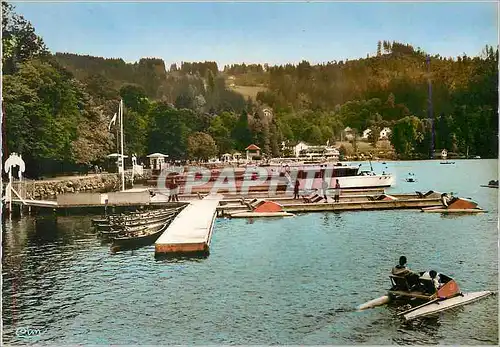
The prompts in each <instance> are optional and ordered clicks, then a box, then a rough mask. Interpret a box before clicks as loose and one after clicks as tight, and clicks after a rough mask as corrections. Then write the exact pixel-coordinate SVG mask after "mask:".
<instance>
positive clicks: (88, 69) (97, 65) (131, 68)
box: [55, 53, 167, 98]
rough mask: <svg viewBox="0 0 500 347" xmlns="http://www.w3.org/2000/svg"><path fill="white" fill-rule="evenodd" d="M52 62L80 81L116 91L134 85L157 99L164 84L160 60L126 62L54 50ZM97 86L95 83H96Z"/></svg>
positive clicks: (163, 72) (163, 66)
mask: <svg viewBox="0 0 500 347" xmlns="http://www.w3.org/2000/svg"><path fill="white" fill-rule="evenodd" d="M55 59H56V61H57V62H58V63H59V64H61V65H62V66H63V67H64V68H66V69H67V70H68V71H70V72H71V73H73V75H74V76H75V77H76V78H77V79H79V80H81V81H84V82H90V83H87V84H92V82H93V81H95V80H98V81H100V84H101V85H107V86H108V88H112V89H115V90H119V89H120V88H121V87H122V86H123V85H125V84H137V85H140V86H141V87H143V88H144V90H145V91H146V93H147V95H148V96H149V97H151V98H161V97H162V96H163V95H162V94H161V88H160V87H161V86H162V85H165V84H166V78H167V71H166V69H165V63H164V61H163V60H162V59H157V58H142V59H141V60H139V62H137V63H134V64H129V63H126V62H125V61H123V59H109V58H101V57H93V56H89V55H78V54H72V53H56V54H55ZM96 87H97V86H96Z"/></svg>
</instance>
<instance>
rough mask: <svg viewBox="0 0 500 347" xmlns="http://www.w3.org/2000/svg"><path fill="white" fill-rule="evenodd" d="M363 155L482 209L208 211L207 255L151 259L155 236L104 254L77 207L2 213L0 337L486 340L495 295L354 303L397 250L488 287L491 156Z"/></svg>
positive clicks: (491, 274)
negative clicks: (408, 312)
mask: <svg viewBox="0 0 500 347" xmlns="http://www.w3.org/2000/svg"><path fill="white" fill-rule="evenodd" d="M373 166H374V169H375V170H377V171H381V170H383V169H384V170H387V171H391V172H394V173H396V175H397V185H396V186H395V187H393V188H391V189H390V190H389V192H390V191H394V192H412V191H415V190H418V191H422V192H426V191H427V190H430V189H433V190H439V191H442V192H454V193H456V194H458V195H459V196H463V197H470V198H472V199H474V200H475V201H477V202H478V203H479V205H480V206H481V207H483V208H484V209H486V210H488V211H489V213H485V214H479V215H462V216H443V215H440V214H427V213H421V212H419V211H417V210H406V211H401V210H399V211H371V212H342V213H311V214H302V215H298V216H296V217H294V218H288V219H276V220H253V221H252V220H239V219H236V220H228V219H218V220H217V221H216V225H215V231H214V237H213V239H212V247H211V254H210V256H209V257H208V258H207V259H197V260H177V261H167V260H155V258H154V246H151V247H145V248H141V249H139V250H135V251H127V252H120V253H116V254H111V253H110V251H109V245H106V244H101V242H100V240H99V239H98V238H97V237H96V235H95V232H94V231H93V230H92V228H91V217H90V216H85V217H82V216H78V217H77V216H74V217H58V218H57V220H54V219H50V218H40V217H39V218H38V219H35V218H33V217H23V218H21V219H15V220H12V221H6V222H5V223H4V231H3V252H4V253H3V324H4V325H3V333H4V336H3V339H4V343H8V344H35V343H37V344H57V345H61V344H205V345H206V344H266V345H268V344H414V343H424V344H438V343H439V344H474V345H477V344H498V297H497V296H492V297H489V298H486V299H484V300H482V301H479V302H477V303H474V304H471V305H467V306H463V307H461V308H457V309H453V310H450V311H447V312H445V313H442V314H441V315H440V316H438V317H435V318H429V319H424V320H417V321H415V322H412V323H410V324H405V323H403V322H402V321H401V320H399V319H398V318H397V316H396V311H395V309H394V308H391V307H381V308H377V309H373V310H368V311H364V312H356V311H355V308H356V306H357V305H359V304H361V303H363V302H365V301H368V300H370V299H373V298H376V297H379V296H381V295H384V294H385V293H386V290H387V289H388V288H389V286H390V283H389V278H388V275H389V272H390V269H391V267H392V266H393V265H394V264H395V263H396V262H397V260H398V258H399V256H400V255H402V254H404V255H406V256H407V258H408V261H409V265H410V267H411V268H412V269H415V270H427V269H430V268H432V269H436V270H438V271H439V272H442V273H445V274H447V275H449V276H451V277H453V278H455V279H456V280H457V281H458V283H459V285H460V287H461V289H462V291H464V292H468V291H478V290H497V288H498V232H497V225H498V208H497V206H498V190H497V189H489V188H481V187H480V185H481V184H487V182H488V181H489V180H491V179H496V178H497V177H498V171H497V170H498V161H497V160H468V161H465V160H462V161H460V160H457V161H456V163H455V164H454V165H440V164H439V161H420V162H388V163H387V164H385V165H384V164H382V163H373ZM386 167H387V169H386ZM409 172H412V173H414V174H415V176H416V178H417V180H418V181H417V182H416V183H407V182H405V181H404V178H405V177H406V176H407V174H408V173H409ZM23 329H24V330H23ZM26 329H31V330H26ZM37 329H38V330H37ZM16 330H17V334H16ZM27 335H31V336H27Z"/></svg>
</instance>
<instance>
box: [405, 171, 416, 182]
mask: <svg viewBox="0 0 500 347" xmlns="http://www.w3.org/2000/svg"><path fill="white" fill-rule="evenodd" d="M405 181H406V182H410V183H414V182H417V178H416V177H415V174H414V173H411V172H410V173H409V174H408V177H406V179H405Z"/></svg>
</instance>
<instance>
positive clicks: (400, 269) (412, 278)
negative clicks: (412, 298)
mask: <svg viewBox="0 0 500 347" xmlns="http://www.w3.org/2000/svg"><path fill="white" fill-rule="evenodd" d="M392 274H393V275H394V276H401V277H405V278H406V281H407V282H408V285H409V287H410V289H411V288H414V287H415V286H417V285H418V278H419V275H418V274H417V273H416V272H413V271H412V270H410V269H409V268H408V265H407V260H406V257H405V256H404V255H402V256H401V257H399V264H397V265H396V266H394V267H393V268H392Z"/></svg>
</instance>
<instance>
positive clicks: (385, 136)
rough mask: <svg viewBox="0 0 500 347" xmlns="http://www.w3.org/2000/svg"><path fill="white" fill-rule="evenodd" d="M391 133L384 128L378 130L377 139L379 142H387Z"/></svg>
mask: <svg viewBox="0 0 500 347" xmlns="http://www.w3.org/2000/svg"><path fill="white" fill-rule="evenodd" d="M391 133H392V130H391V129H389V128H387V127H385V128H384V129H382V130H380V136H379V138H380V139H381V140H387V139H388V138H389V135H390V134H391Z"/></svg>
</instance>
